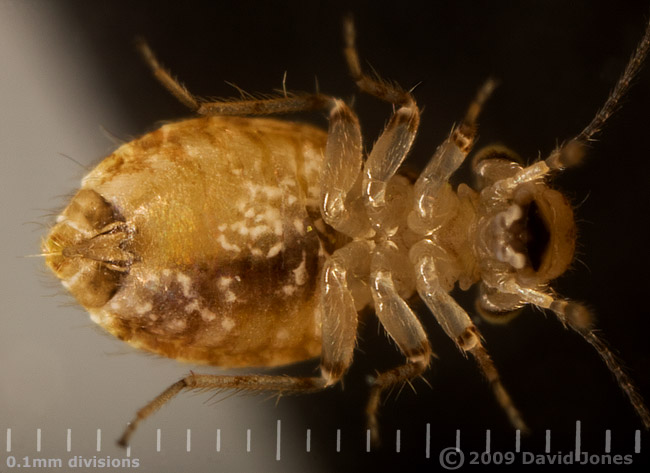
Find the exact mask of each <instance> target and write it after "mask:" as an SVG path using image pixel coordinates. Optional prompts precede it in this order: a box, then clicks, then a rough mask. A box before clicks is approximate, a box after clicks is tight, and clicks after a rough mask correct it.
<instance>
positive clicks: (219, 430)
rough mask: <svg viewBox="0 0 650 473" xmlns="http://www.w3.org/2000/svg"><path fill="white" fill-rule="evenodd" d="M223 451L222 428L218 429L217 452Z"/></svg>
mask: <svg viewBox="0 0 650 473" xmlns="http://www.w3.org/2000/svg"><path fill="white" fill-rule="evenodd" d="M220 451H221V429H217V452H220Z"/></svg>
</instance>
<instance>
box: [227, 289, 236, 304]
mask: <svg viewBox="0 0 650 473" xmlns="http://www.w3.org/2000/svg"><path fill="white" fill-rule="evenodd" d="M236 300H237V296H236V295H235V293H234V292H232V291H227V292H226V297H225V301H226V302H228V303H232V302H235V301H236Z"/></svg>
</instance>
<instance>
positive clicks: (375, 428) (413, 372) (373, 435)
mask: <svg viewBox="0 0 650 473" xmlns="http://www.w3.org/2000/svg"><path fill="white" fill-rule="evenodd" d="M430 360H431V351H430V350H429V351H428V352H427V353H425V354H423V355H422V356H421V357H419V358H418V359H413V360H409V362H408V363H406V364H404V365H401V366H398V367H395V368H392V369H390V370H388V371H384V372H382V373H379V374H378V375H377V377H376V378H375V380H374V382H373V383H372V387H371V388H370V396H369V397H368V403H367V404H366V425H367V428H368V430H369V431H370V441H371V443H372V445H374V446H375V447H377V446H379V444H380V435H379V420H378V419H377V413H378V411H379V406H380V404H381V395H382V394H383V392H384V391H386V390H387V389H390V388H392V387H394V386H397V385H398V384H402V383H410V381H411V380H412V379H413V378H416V377H418V376H420V375H421V374H422V373H424V372H425V371H426V370H427V368H428V367H429V362H430Z"/></svg>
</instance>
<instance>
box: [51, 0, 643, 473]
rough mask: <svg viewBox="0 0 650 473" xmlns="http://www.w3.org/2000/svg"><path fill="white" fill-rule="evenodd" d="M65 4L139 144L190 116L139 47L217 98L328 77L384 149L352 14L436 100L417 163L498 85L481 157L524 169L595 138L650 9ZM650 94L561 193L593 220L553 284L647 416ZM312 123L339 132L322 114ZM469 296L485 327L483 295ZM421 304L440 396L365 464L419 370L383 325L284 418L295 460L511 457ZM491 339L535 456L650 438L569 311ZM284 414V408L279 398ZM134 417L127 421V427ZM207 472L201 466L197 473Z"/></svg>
mask: <svg viewBox="0 0 650 473" xmlns="http://www.w3.org/2000/svg"><path fill="white" fill-rule="evenodd" d="M58 7H59V9H60V11H61V13H63V14H64V15H65V16H67V17H68V19H69V20H70V21H69V25H70V27H71V28H73V29H74V31H73V32H74V34H75V35H76V37H77V38H78V41H79V42H83V43H85V44H86V47H87V48H89V50H90V51H91V53H92V56H93V57H94V60H95V66H96V67H99V68H100V71H101V74H102V75H103V76H104V77H105V78H106V79H107V80H105V81H104V84H107V85H108V87H110V91H109V93H110V94H112V97H113V99H114V102H115V103H116V104H117V105H119V106H120V107H122V108H123V109H124V113H125V115H126V116H128V117H129V128H128V130H129V131H128V133H129V134H130V135H131V136H137V135H139V134H142V133H144V132H146V131H149V130H152V129H154V128H155V127H156V124H157V123H158V122H160V121H161V120H168V119H177V118H182V117H187V116H189V115H190V114H189V113H188V112H187V110H186V109H185V108H184V107H183V106H182V105H181V104H179V103H177V102H176V101H175V99H174V98H173V97H171V96H170V95H169V94H168V93H167V92H166V91H165V90H163V88H162V87H160V86H159V85H158V84H157V83H156V82H155V81H154V80H153V79H152V77H151V75H150V73H149V71H148V70H147V68H146V67H145V66H144V65H143V63H142V61H141V60H140V58H139V56H138V55H137V54H136V53H135V50H134V46H133V42H134V38H135V37H136V36H142V37H144V38H146V39H147V40H148V42H149V43H150V45H151V47H152V48H153V50H154V51H156V53H157V55H158V56H159V58H160V60H161V61H162V62H163V63H164V64H165V65H166V66H167V67H169V68H170V69H171V70H172V71H173V73H174V74H175V75H176V76H177V77H179V78H180V79H181V81H182V82H183V83H184V84H185V85H186V86H187V87H188V88H189V89H190V90H191V91H193V92H194V93H196V94H199V95H202V96H216V97H230V96H236V95H237V92H236V91H235V90H234V89H233V88H232V87H230V86H229V85H227V84H226V83H225V82H224V81H226V80H227V81H229V82H232V83H234V84H237V85H238V86H239V87H241V88H243V89H244V90H246V91H249V92H270V91H271V90H272V89H278V88H280V87H281V84H282V77H283V74H284V72H285V71H287V86H288V88H289V89H291V90H307V91H311V90H314V82H315V78H317V79H318V83H319V87H320V90H321V91H323V92H325V93H328V94H331V95H335V96H340V97H343V98H345V99H346V100H348V101H350V100H352V99H354V107H355V110H356V111H357V112H358V114H359V116H360V119H361V123H362V127H363V131H364V134H365V140H366V141H365V144H366V147H368V148H369V147H370V146H371V144H372V142H373V140H374V139H375V138H376V136H377V134H378V133H379V132H380V131H381V128H382V126H383V124H384V123H385V122H386V120H387V119H388V117H389V115H390V112H391V109H390V106H388V105H386V104H382V103H377V101H375V100H374V99H372V98H369V97H366V96H362V95H360V94H359V93H358V92H357V91H356V90H355V87H354V84H353V83H352V82H351V81H350V80H349V78H348V77H347V71H346V68H345V64H344V62H343V58H342V54H341V46H342V41H341V19H342V18H343V16H344V15H345V14H347V13H348V12H351V13H352V14H353V15H354V18H355V22H356V25H357V30H358V44H359V49H360V54H361V56H362V62H363V63H364V64H366V65H367V64H371V65H372V67H374V68H375V69H376V70H377V71H378V72H379V73H380V74H381V75H382V76H383V77H385V78H389V79H393V80H396V81H397V82H399V83H400V84H401V85H402V86H404V87H407V88H410V87H413V86H415V85H416V84H419V85H418V87H417V88H416V90H415V97H416V99H417V100H418V103H419V104H420V106H421V107H423V108H424V114H423V117H422V124H421V128H420V134H419V136H418V138H417V140H416V143H415V146H414V149H413V152H412V153H411V157H410V159H409V161H408V165H409V166H411V167H413V168H415V169H418V170H419V169H421V167H422V166H423V165H424V164H425V163H426V161H427V159H428V158H429V157H430V156H431V154H432V153H433V151H434V150H435V148H436V146H437V145H438V144H439V143H440V142H441V141H442V140H443V139H444V137H445V136H446V134H447V133H448V132H449V130H450V129H451V126H452V124H453V123H454V122H456V121H458V120H460V119H461V118H462V116H463V114H464V112H465V109H466V106H467V104H468V103H469V101H470V99H471V98H472V96H473V94H474V92H475V90H476V89H477V88H478V86H479V85H480V84H481V83H482V82H483V81H484V80H485V78H487V77H488V76H494V77H496V78H497V79H499V80H500V81H501V85H500V87H499V88H498V89H497V91H496V92H495V94H494V96H493V98H492V99H491V100H490V102H489V103H488V105H487V107H486V108H485V110H484V113H483V115H482V117H481V120H480V138H479V143H478V145H477V149H478V148H480V147H482V146H483V145H486V144H490V143H494V142H500V143H503V144H506V145H507V146H509V147H511V148H512V149H513V150H515V151H517V152H518V153H520V154H521V155H522V156H523V157H524V158H525V159H527V160H533V159H535V158H536V157H537V156H538V153H541V154H542V156H545V155H546V154H547V153H548V152H549V151H550V150H551V149H552V148H553V147H554V145H555V144H556V142H557V141H561V140H564V139H567V138H570V137H572V136H574V135H575V134H576V133H578V132H579V131H580V130H581V129H582V127H583V126H584V125H586V124H587V123H588V122H589V120H590V119H591V118H592V117H593V115H594V113H595V112H596V110H597V108H598V107H599V106H600V105H601V104H602V103H603V102H604V100H605V98H606V96H607V94H608V92H609V90H610V89H611V88H612V87H613V85H614V84H615V82H616V79H617V78H618V76H619V74H620V73H621V72H622V70H623V68H624V66H625V64H626V62H627V59H628V57H629V55H630V54H631V53H632V51H633V49H634V47H635V46H636V43H637V42H638V40H639V39H640V38H641V35H642V33H643V29H644V26H645V23H646V22H647V19H648V13H649V12H650V5H644V4H643V2H628V3H625V4H621V3H620V2H619V3H614V2H604V1H601V2H592V1H573V2H566V1H549V2H525V3H521V4H519V3H514V2H449V3H441V2H405V1H402V2H370V1H368V2H352V3H349V4H346V3H337V2H328V3H327V4H326V3H324V2H323V3H321V2H308V1H289V2H269V3H268V4H267V3H266V2H237V3H234V2H219V1H204V2H164V1H159V2H126V1H110V2H108V1H105V2H82V1H61V2H58ZM367 69H369V68H367ZM635 82H636V84H635V86H634V88H633V89H632V91H631V93H630V94H629V95H628V96H626V97H625V99H624V100H623V103H622V104H621V110H620V111H619V112H618V113H617V114H616V115H615V116H614V117H613V118H612V119H611V120H610V121H609V123H608V124H607V126H606V127H605V129H604V131H603V133H602V134H601V135H599V142H597V143H595V144H594V147H593V150H592V151H591V153H590V155H589V159H588V160H587V161H586V163H585V164H584V165H583V166H582V167H581V168H578V169H574V170H570V171H568V172H566V173H565V174H563V175H561V176H559V178H558V179H557V180H556V184H557V186H558V187H559V188H561V189H563V190H564V191H565V193H566V195H567V196H568V197H569V199H570V200H571V201H572V202H573V203H574V204H575V205H576V206H577V209H576V213H577V218H578V224H579V231H580V235H579V251H578V260H576V262H575V264H574V266H573V268H572V269H571V271H570V272H568V273H567V274H566V275H565V276H563V277H562V278H560V279H559V280H558V281H557V282H556V284H554V288H555V289H556V290H557V291H558V292H559V293H560V294H562V295H564V296H566V297H569V298H573V299H576V300H580V301H584V302H585V303H586V304H587V305H589V307H591V308H593V310H594V312H595V314H596V316H597V319H598V326H599V327H600V328H601V329H602V333H603V335H604V337H605V338H606V339H607V340H608V341H609V342H610V345H611V346H612V347H613V348H614V349H615V350H616V352H617V353H619V354H620V357H621V359H622V360H624V363H625V366H626V367H627V368H628V370H629V372H630V373H631V375H632V377H633V378H634V380H635V381H636V383H637V385H638V387H639V390H640V391H641V393H642V394H643V395H644V396H645V398H646V400H650V376H649V373H650V348H649V346H648V337H647V334H648V316H649V315H650V314H649V310H648V303H647V300H646V299H647V297H648V296H647V295H648V287H647V286H648V285H647V283H648V277H647V270H648V266H649V264H650V258H649V257H648V254H649V251H648V246H647V245H648V236H647V235H648V234H647V215H648V203H650V202H649V199H648V195H647V188H648V183H649V179H648V176H649V175H650V165H649V164H648V156H649V151H650V143H649V141H648V139H647V135H648V118H647V112H648V105H650V71H648V70H647V68H646V70H644V71H643V72H642V73H641V74H640V75H639V77H638V78H637V79H636V80H635ZM103 86H104V85H103ZM300 119H302V120H306V121H310V122H313V123H316V124H319V125H322V126H326V124H327V122H326V117H325V115H324V114H323V113H315V114H311V115H306V116H301V117H300ZM100 122H101V119H100V118H98V123H100ZM109 131H110V130H109ZM123 138H127V139H128V136H127V137H123ZM96 158H99V156H97V157H96ZM455 179H456V181H457V182H463V181H465V182H467V181H468V180H470V179H471V176H470V174H469V173H468V172H467V171H466V170H462V171H461V172H459V173H458V175H457V176H455ZM454 295H455V296H456V295H457V296H458V299H459V301H460V302H461V304H462V305H463V306H464V307H465V308H466V309H467V310H468V311H469V312H470V314H473V297H474V294H473V292H472V291H470V292H469V293H467V294H463V293H460V292H459V293H458V294H456V293H454ZM417 308H418V313H419V315H420V319H421V320H422V322H423V323H424V324H425V325H426V327H427V330H428V333H429V334H430V339H431V343H432V346H433V348H434V351H435V352H436V354H437V356H438V359H437V360H435V361H434V363H433V365H432V369H431V370H430V371H429V372H428V373H427V374H426V379H427V381H428V383H429V384H430V385H431V386H432V387H431V388H430V387H428V386H427V385H426V384H425V383H424V382H422V381H420V380H418V381H416V382H415V383H414V386H415V388H416V390H417V395H416V394H414V393H413V392H412V391H411V390H410V389H409V388H408V387H407V388H406V389H404V390H403V392H402V393H401V394H400V395H399V396H396V395H395V394H393V395H392V396H390V397H389V399H387V400H386V401H385V403H384V406H383V409H382V411H381V422H382V430H383V434H384V440H385V443H384V448H383V449H382V450H380V451H373V452H371V453H366V452H365V432H364V429H365V427H364V417H363V408H364V404H365V400H366V395H367V386H366V382H365V376H366V375H367V374H371V373H374V370H376V369H378V368H386V367H388V366H393V365H395V364H397V363H400V362H401V360H402V359H401V357H400V356H399V354H398V353H397V351H396V348H395V347H394V345H393V344H392V343H391V342H389V341H387V339H386V337H385V336H383V334H382V333H381V330H379V329H378V326H377V322H376V321H375V320H374V319H373V318H372V317H368V318H367V322H366V324H365V326H364V327H363V329H362V331H361V333H360V343H359V349H358V350H357V353H356V355H355V364H354V366H353V368H352V369H351V370H350V372H349V374H348V375H347V377H346V378H345V383H344V384H345V388H344V390H341V389H340V387H336V388H334V389H332V390H329V391H328V392H324V393H321V394H317V395H310V396H304V397H292V398H285V399H283V400H282V401H281V402H280V406H281V409H283V412H287V413H289V412H293V413H294V414H295V415H296V417H295V419H294V420H293V421H292V423H291V424H290V425H293V427H292V430H294V431H293V432H291V431H283V442H288V443H291V442H295V444H296V445H298V447H296V448H295V452H293V453H291V454H292V455H297V456H301V455H304V460H305V462H306V463H305V465H310V464H314V465H315V464H320V465H321V466H322V467H323V468H324V470H325V471H327V470H329V471H332V470H333V469H334V468H336V469H338V470H344V471H356V470H361V471H372V470H376V471H389V470H392V469H395V468H401V469H404V470H405V471H409V470H410V471H425V469H426V470H434V469H439V468H440V467H439V465H438V459H437V455H438V453H439V451H440V450H441V449H442V448H444V447H447V446H453V445H454V443H455V435H456V429H460V430H461V446H462V448H463V449H464V450H465V451H470V450H477V451H482V450H483V449H484V447H485V438H484V436H485V430H486V429H490V430H491V438H492V446H491V449H492V451H497V450H500V451H509V450H512V449H513V446H514V432H513V431H512V429H511V427H510V426H509V424H508V422H507V419H506V417H505V415H504V414H503V413H502V412H501V411H500V409H499V407H498V406H497V405H496V403H495V401H494V399H493V397H492V394H491V392H490V390H489V389H488V387H487V385H486V383H485V382H484V381H483V380H482V378H481V375H480V373H479V372H478V371H477V369H476V368H475V365H474V363H473V362H472V361H471V360H465V359H464V358H463V357H462V355H461V354H460V353H458V352H457V351H456V349H455V347H454V346H453V344H452V343H451V342H450V341H449V340H448V339H446V338H445V336H444V334H443V333H442V331H441V330H440V328H439V327H437V326H436V324H435V321H434V319H433V317H432V316H431V315H430V314H428V313H427V310H426V308H425V307H424V306H423V305H419V306H417ZM477 323H478V324H480V325H479V328H480V330H481V331H482V333H483V335H484V337H485V341H486V346H487V348H488V350H489V351H490V353H491V355H492V357H493V359H494V361H495V363H496V365H497V367H498V369H499V370H500V373H501V375H502V377H503V381H504V384H505V385H506V387H507V389H508V390H509V391H510V393H511V395H512V397H513V398H514V400H515V402H516V404H517V406H518V407H519V408H520V410H521V412H522V413H523V416H524V418H525V419H526V421H527V422H528V424H529V426H530V427H531V428H532V430H533V434H532V435H531V436H530V437H529V438H525V439H524V440H523V444H522V445H523V449H524V450H529V451H533V452H536V453H542V452H543V449H544V432H545V429H551V430H552V450H553V452H557V451H562V452H564V453H566V452H568V451H571V450H572V449H573V448H574V443H573V442H574V437H575V433H574V429H575V422H576V420H580V421H581V422H582V431H583V444H582V445H583V446H582V450H583V451H584V450H587V451H590V452H593V453H602V452H603V448H604V436H605V434H604V430H605V429H611V430H612V438H613V441H612V453H621V454H626V453H631V451H632V448H633V438H634V430H635V429H638V428H641V425H640V422H639V421H638V419H637V418H636V417H635V414H634V412H633V410H632V409H631V407H630V406H629V404H628V402H627V400H626V399H625V398H624V397H623V396H622V394H621V393H620V392H619V389H618V388H617V386H616V383H615V381H614V380H613V378H612V376H611V375H610V374H609V373H608V371H607V369H606V368H605V366H604V364H603V363H602V362H601V361H600V359H599V358H598V356H597V355H596V354H595V352H594V350H593V349H591V347H589V346H588V345H587V344H586V343H585V342H584V341H582V340H581V339H580V338H579V337H578V336H577V335H575V334H573V333H569V332H567V331H565V330H564V329H563V328H562V327H561V325H560V324H559V323H558V322H557V321H556V320H555V318H554V317H553V316H552V314H543V313H540V312H539V311H536V310H531V309H526V310H525V311H524V313H523V314H522V315H521V316H520V317H519V318H518V319H516V320H515V321H513V322H512V323H510V324H508V325H506V326H492V325H488V324H485V323H484V322H481V321H480V320H479V321H477ZM169 363H173V362H171V361H170V362H169ZM310 369H311V365H310V366H309V367H308V369H307V371H308V372H310ZM203 371H204V372H209V371H210V370H209V369H204V370H203ZM172 381H173V380H170V382H172ZM115 388H116V389H119V383H118V384H117V385H116V387H115ZM161 388H162V386H161ZM145 399H146V397H145V398H143V401H144V400H145ZM227 402H228V401H225V403H227ZM225 403H220V404H219V405H218V406H217V408H216V409H211V408H206V407H204V406H198V407H196V409H205V411H204V412H200V413H199V414H198V416H200V417H203V416H214V417H215V419H218V418H219V416H224V415H228V416H237V412H236V411H235V410H232V409H228V407H227V404H225ZM267 404H268V408H269V409H273V408H274V407H273V402H272V401H271V402H268V403H267ZM133 407H134V408H135V407H136V406H133ZM173 408H174V407H173V406H170V407H168V409H173ZM130 414H131V413H130V412H125V413H124V415H125V420H126V418H128V417H129V416H130ZM188 414H189V413H188ZM194 414H196V413H194ZM426 423H430V425H431V459H429V460H427V459H425V458H424V442H425V438H424V432H425V425H426ZM287 424H288V423H287ZM306 428H311V429H312V452H311V453H310V454H307V453H301V449H300V445H301V444H304V429H306ZM336 429H341V431H342V446H341V452H340V453H336V452H335V441H336ZM396 429H401V442H402V445H401V452H400V453H396V452H395V447H394V438H395V434H394V432H395V430H396ZM272 431H273V430H272V428H271V429H270V432H272ZM642 440H643V442H644V444H643V453H642V455H641V456H637V457H635V463H637V464H644V465H646V466H647V465H649V464H650V456H649V455H648V453H647V452H648V450H650V444H649V441H650V437H648V434H647V432H645V431H644V432H643V434H642ZM466 459H467V457H466ZM272 460H273V456H272V453H271V452H270V453H269V459H268V461H272ZM191 461H192V460H191V457H188V462H189V463H188V467H189V466H190V465H191ZM216 465H218V460H215V466H216ZM187 471H192V468H188V470H187Z"/></svg>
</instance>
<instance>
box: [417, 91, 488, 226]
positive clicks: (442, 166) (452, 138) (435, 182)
mask: <svg viewBox="0 0 650 473" xmlns="http://www.w3.org/2000/svg"><path fill="white" fill-rule="evenodd" d="M496 85H497V84H496V81H494V80H492V79H488V80H487V81H486V82H485V83H484V84H483V86H482V87H481V88H480V89H479V91H478V93H477V94H476V97H475V98H474V100H473V101H472V103H471V104H470V106H469V109H468V110H467V113H466V115H465V118H464V119H463V122H462V123H461V124H460V125H459V126H455V127H454V128H453V129H452V131H451V133H450V134H449V137H448V138H447V139H446V140H445V141H444V142H443V143H442V144H441V145H440V146H439V147H438V149H436V152H435V153H434V155H433V156H432V157H431V159H430V160H429V163H428V164H427V166H426V167H425V168H424V170H423V171H422V173H421V174H420V177H419V178H418V180H417V181H416V182H415V186H414V192H415V211H414V212H413V213H412V214H411V217H410V218H409V226H410V227H411V228H412V229H413V230H416V231H418V232H421V233H425V234H426V233H427V232H429V231H431V229H432V228H434V227H435V226H436V225H437V222H436V218H440V217H441V216H444V215H445V214H446V213H447V212H446V209H445V202H444V198H443V197H444V196H443V193H444V189H446V187H448V186H447V181H448V180H449V178H450V177H451V175H452V174H453V173H454V172H455V171H456V169H458V167H459V166H460V165H461V164H462V163H463V161H464V160H465V158H466V157H467V154H468V153H469V151H470V150H471V148H472V146H473V145H474V140H475V138H476V129H477V125H476V120H477V118H478V115H479V113H480V111H481V109H482V108H483V105H484V104H485V102H486V101H487V99H488V98H489V97H490V95H491V94H492V91H493V90H494V88H495V87H496Z"/></svg>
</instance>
